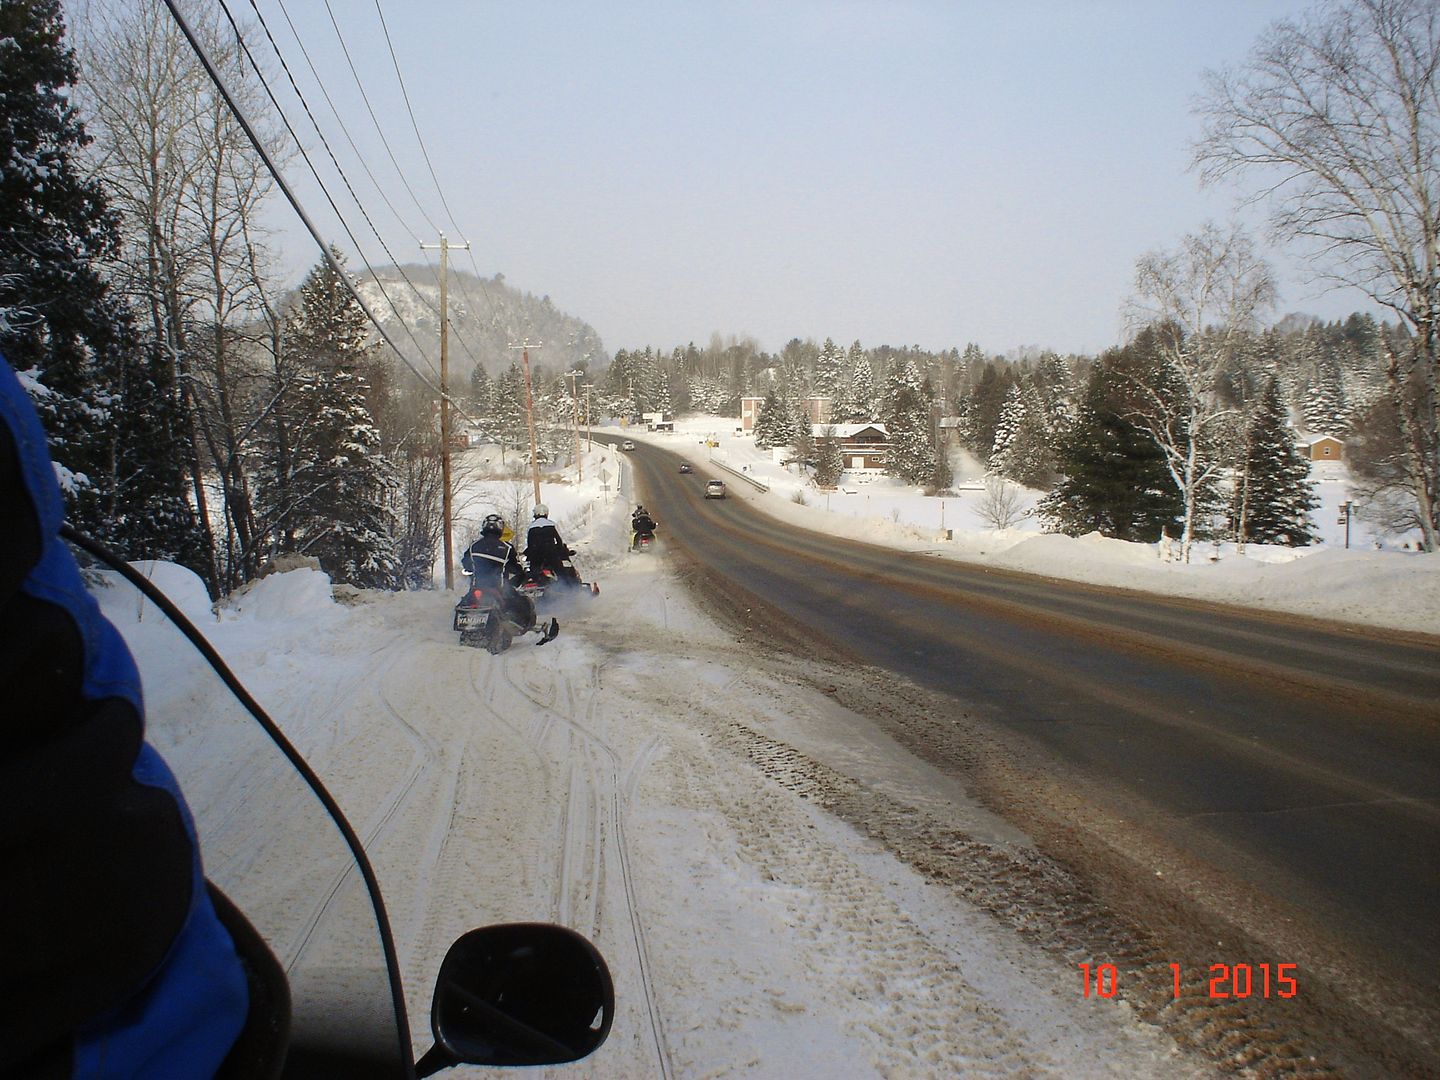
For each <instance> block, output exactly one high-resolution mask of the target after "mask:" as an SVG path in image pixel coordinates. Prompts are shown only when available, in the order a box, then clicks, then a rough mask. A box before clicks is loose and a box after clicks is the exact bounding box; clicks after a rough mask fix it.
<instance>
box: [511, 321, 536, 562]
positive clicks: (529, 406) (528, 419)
mask: <svg viewBox="0 0 1440 1080" xmlns="http://www.w3.org/2000/svg"><path fill="white" fill-rule="evenodd" d="M510 348H512V349H519V350H521V352H520V355H521V357H522V358H523V359H524V361H525V425H526V427H528V428H529V429H530V480H531V482H532V483H534V485H535V505H536V506H539V505H540V458H539V454H538V452H537V450H536V448H535V391H534V389H533V388H532V387H531V385H530V350H531V349H538V348H540V343H539V342H538V341H534V342H531V341H526V342H524V343H522V344H520V345H511V346H510ZM515 531H516V532H517V533H518V532H519V531H520V527H519V526H518V525H517V526H516V527H515Z"/></svg>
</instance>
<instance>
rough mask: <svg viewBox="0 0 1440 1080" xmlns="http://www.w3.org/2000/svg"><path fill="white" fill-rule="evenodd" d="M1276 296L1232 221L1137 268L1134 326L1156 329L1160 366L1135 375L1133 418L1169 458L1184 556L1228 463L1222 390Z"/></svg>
mask: <svg viewBox="0 0 1440 1080" xmlns="http://www.w3.org/2000/svg"><path fill="white" fill-rule="evenodd" d="M1274 301H1275V281H1274V278H1273V277H1272V276H1271V273H1270V268H1269V267H1268V266H1267V265H1266V263H1265V261H1264V260H1263V259H1261V258H1260V257H1259V256H1258V255H1257V254H1256V252H1255V248H1254V245H1253V244H1252V243H1251V241H1250V238H1249V237H1248V236H1247V235H1246V234H1245V233H1244V231H1242V230H1241V229H1240V228H1239V227H1238V226H1231V227H1230V228H1229V229H1221V228H1219V227H1218V226H1216V225H1213V224H1209V225H1206V226H1205V227H1204V228H1202V229H1201V230H1200V231H1199V232H1198V233H1193V234H1191V235H1188V236H1186V237H1185V238H1184V239H1183V240H1182V241H1181V243H1180V246H1179V247H1178V248H1176V249H1175V250H1173V251H1162V252H1151V253H1150V254H1147V255H1145V256H1142V257H1141V259H1140V260H1139V262H1137V264H1136V267H1135V293H1134V296H1133V297H1132V299H1131V301H1130V318H1131V320H1132V324H1134V325H1137V326H1141V327H1152V328H1154V330H1155V333H1154V339H1153V340H1154V343H1155V345H1156V347H1157V352H1158V354H1159V356H1158V360H1159V366H1160V370H1159V371H1158V372H1156V373H1155V374H1156V376H1158V377H1154V378H1140V379H1137V380H1136V390H1137V394H1136V398H1135V400H1136V406H1135V413H1134V415H1133V417H1132V419H1133V420H1134V421H1135V422H1136V423H1138V424H1139V425H1140V426H1141V427H1143V428H1144V429H1145V430H1146V431H1147V432H1149V434H1150V436H1151V438H1153V439H1154V440H1155V443H1156V445H1157V446H1159V447H1160V449H1161V450H1162V451H1164V454H1165V463H1166V468H1167V469H1168V470H1169V473H1170V477H1171V479H1172V480H1174V482H1175V486H1176V487H1177V488H1178V489H1179V491H1180V495H1181V498H1182V500H1183V503H1184V518H1183V525H1182V533H1181V552H1182V557H1183V558H1184V560H1185V561H1186V562H1189V561H1190V547H1191V544H1192V543H1193V542H1194V539H1195V527H1196V520H1197V517H1198V514H1199V510H1200V498H1201V494H1202V492H1204V491H1205V490H1206V488H1207V486H1208V485H1210V484H1211V483H1212V482H1213V480H1214V478H1215V475H1216V473H1217V472H1218V471H1219V470H1220V469H1221V468H1222V467H1223V466H1224V464H1225V461H1224V458H1223V456H1222V455H1221V454H1219V453H1217V452H1216V451H1217V448H1218V447H1219V445H1220V444H1221V442H1222V439H1221V437H1222V435H1223V434H1224V430H1225V427H1226V425H1227V424H1230V423H1232V422H1233V421H1234V419H1235V410H1234V409H1231V408H1227V407H1225V406H1224V405H1223V404H1222V399H1221V397H1220V395H1219V393H1218V391H1219V388H1220V381H1221V378H1222V376H1223V374H1224V372H1225V370H1226V368H1227V367H1228V366H1229V365H1230V364H1231V363H1232V362H1233V361H1234V358H1235V354H1236V352H1237V350H1238V349H1239V348H1240V346H1241V343H1242V342H1243V341H1244V339H1245V336H1246V335H1247V334H1248V333H1249V332H1250V331H1251V330H1252V329H1253V328H1254V324H1255V319H1256V316H1257V315H1258V314H1259V313H1260V312H1262V311H1264V310H1266V309H1267V308H1268V307H1269V306H1270V305H1271V304H1273V303H1274Z"/></svg>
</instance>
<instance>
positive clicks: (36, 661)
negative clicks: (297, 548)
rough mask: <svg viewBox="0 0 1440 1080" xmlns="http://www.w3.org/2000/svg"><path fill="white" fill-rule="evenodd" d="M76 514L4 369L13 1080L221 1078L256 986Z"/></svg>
mask: <svg viewBox="0 0 1440 1080" xmlns="http://www.w3.org/2000/svg"><path fill="white" fill-rule="evenodd" d="M63 514H64V505H63V500H62V496H61V492H60V489H59V486H58V484H57V482H56V479H55V473H54V467H53V465H52V464H51V462H50V458H49V454H48V451H47V448H46V444H45V434H44V431H43V429H42V428H41V426H40V423H39V420H38V418H37V417H36V415H35V412H34V409H33V407H32V405H31V402H30V400H29V396H28V395H27V394H26V392H25V390H24V388H23V387H22V386H21V385H20V383H19V381H18V379H17V378H16V375H15V372H14V371H13V370H12V369H11V368H10V366H9V365H8V363H4V362H0V523H3V526H0V700H3V701H4V702H5V706H4V709H3V711H0V717H3V719H0V865H3V867H4V870H3V872H0V935H3V939H4V942H3V947H0V955H3V956H4V957H5V963H4V964H3V965H0V1001H4V1002H6V1003H7V1004H6V1006H5V1008H4V1009H3V1010H0V1074H3V1075H6V1076H9V1075H12V1074H17V1075H44V1076H66V1075H84V1076H97V1077H101V1076H103V1077H112V1076H113V1077H120V1076H146V1077H167V1076H176V1077H178V1076H199V1075H206V1076H208V1075H211V1074H212V1073H213V1072H214V1071H215V1069H216V1068H217V1067H218V1066H219V1064H220V1063H221V1061H223V1059H224V1057H225V1054H226V1053H227V1052H228V1050H229V1048H230V1046H231V1045H232V1044H233V1042H234V1041H235V1037H236V1035H237V1034H238V1033H239V1031H240V1029H241V1026H242V1025H243V1023H244V1020H245V1014H246V1008H247V1002H248V999H247V994H246V988H245V979H244V974H243V970H242V968H241V966H240V962H239V959H238V958H237V956H236V953H235V948H234V946H233V944H232V942H231V940H230V938H229V936H228V934H227V933H226V932H225V930H224V929H223V927H221V925H220V923H219V921H218V919H217V918H216V915H215V911H214V908H213V906H212V905H211V902H210V899H209V897H208V895H207V893H206V890H205V888H204V879H203V876H202V872H201V866H200V859H199V846H198V842H197V840H196V836H195V829H194V824H193V822H192V821H191V819H190V815H189V812H188V810H187V808H186V806H185V802H184V799H183V798H182V796H181V794H180V790H179V787H178V785H177V784H176V782H175V778H174V777H173V776H172V775H171V773H170V771H169V769H168V768H167V767H166V766H165V763H164V762H163V761H162V760H161V759H160V756H159V755H158V754H157V753H155V751H154V750H153V749H152V748H151V747H149V746H148V745H146V744H145V742H144V725H143V715H144V712H143V702H142V700H141V693H140V679H139V675H138V672H137V671H136V668H135V663H134V660H133V659H132V658H131V656H130V653H129V651H128V649H127V648H126V646H125V643H124V641H123V640H122V639H121V637H120V635H119V633H118V632H117V631H116V630H115V628H114V627H113V626H112V625H110V623H109V622H107V621H106V620H105V619H104V617H103V616H102V615H101V614H100V611H99V608H98V606H97V605H96V603H95V601H94V599H93V598H92V597H91V596H90V595H89V594H88V593H87V592H86V590H85V588H84V584H83V582H82V580H81V578H80V573H79V570H78V568H77V566H76V564H75V561H74V558H73V557H72V556H71V554H70V551H69V549H68V548H67V547H66V546H65V545H64V543H63V542H61V541H60V539H59V537H58V530H59V526H60V523H61V520H62V518H63Z"/></svg>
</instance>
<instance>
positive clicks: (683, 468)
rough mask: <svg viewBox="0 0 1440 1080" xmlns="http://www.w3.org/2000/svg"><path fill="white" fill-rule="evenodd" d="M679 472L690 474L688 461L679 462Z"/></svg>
mask: <svg viewBox="0 0 1440 1080" xmlns="http://www.w3.org/2000/svg"><path fill="white" fill-rule="evenodd" d="M680 471H681V472H690V471H691V469H690V463H689V462H688V461H682V462H680Z"/></svg>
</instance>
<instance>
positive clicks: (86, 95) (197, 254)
mask: <svg viewBox="0 0 1440 1080" xmlns="http://www.w3.org/2000/svg"><path fill="white" fill-rule="evenodd" d="M191 6H192V7H194V5H191ZM77 21H78V25H79V39H80V47H81V52H82V56H83V65H82V68H83V71H84V77H83V81H82V84H81V90H82V93H81V100H82V104H83V105H84V107H85V110H86V113H87V124H88V125H89V128H90V131H91V133H92V134H93V135H94V136H95V145H94V153H95V157H96V166H97V171H98V173H99V175H100V177H101V179H102V181H103V182H104V183H105V184H106V187H107V189H108V191H109V192H110V196H111V202H112V205H113V206H114V207H115V208H116V209H117V210H118V212H119V214H120V217H121V230H122V234H123V237H124V251H123V254H122V256H121V259H120V265H119V266H118V267H117V278H118V280H120V281H121V282H122V283H123V284H124V286H125V287H126V288H127V290H128V291H129V293H130V295H131V296H132V297H133V300H134V304H135V306H136V308H137V309H139V310H141V311H143V312H145V313H146V316H147V319H148V324H149V327H148V328H149V332H150V334H151V335H152V337H153V340H154V341H155V342H156V343H157V344H158V345H160V347H161V348H162V349H163V350H164V353H165V354H166V355H167V356H169V357H170V358H171V363H172V364H173V366H174V374H175V384H176V385H177V386H178V387H179V392H180V395H181V399H182V401H181V404H182V408H183V411H184V414H185V416H186V418H187V421H188V423H189V435H190V439H189V441H190V445H191V449H192V453H193V459H192V462H191V475H192V481H193V489H194V492H193V495H194V499H195V503H196V506H197V509H198V510H199V512H200V516H201V518H202V520H203V522H204V524H205V526H206V527H207V529H213V528H214V527H215V526H216V525H218V524H220V523H222V522H223V529H224V534H225V535H224V537H223V540H219V541H217V540H216V539H214V538H213V536H212V539H211V551H212V554H211V560H210V561H211V568H210V578H211V581H210V584H211V587H212V588H215V589H217V590H219V591H225V590H227V589H229V588H233V587H234V586H235V585H236V584H238V583H239V582H240V581H241V580H243V579H245V578H246V577H249V576H250V575H251V574H252V573H253V572H254V570H255V569H256V566H257V562H258V558H259V555H260V554H261V553H260V550H259V542H260V540H261V536H260V532H261V530H259V529H258V528H257V524H256V520H255V511H254V506H253V500H252V496H251V491H250V480H249V471H248V469H247V467H246V462H245V456H246V454H247V453H248V452H250V450H251V446H250V440H251V438H252V436H253V435H254V434H255V431H256V425H255V417H254V416H253V415H252V413H253V410H252V409H251V408H250V403H249V402H247V400H246V399H247V398H260V397H261V396H262V391H261V390H260V389H259V387H258V386H257V385H256V384H257V382H258V379H257V378H255V376H256V375H257V373H256V372H254V371H251V370H249V368H250V366H251V365H247V364H245V363H242V362H239V361H238V359H237V357H236V350H235V344H236V342H237V340H238V338H239V335H238V332H237V327H238V326H239V325H240V324H242V323H245V322H250V321H253V319H254V318H255V317H256V315H259V314H264V313H265V312H266V311H267V308H268V305H267V304H266V303H265V302H264V299H263V296H262V294H261V291H260V288H259V282H258V273H257V272H258V269H259V267H260V265H261V260H260V259H259V258H257V256H256V251H255V245H256V241H257V235H258V230H257V228H256V226H255V222H256V219H257V217H258V211H259V208H260V206H261V205H262V203H263V202H264V200H265V199H266V197H267V196H268V194H269V192H270V189H271V183H272V182H271V179H270V177H269V174H268V172H266V170H265V169H264V166H263V164H262V162H261V161H260V160H259V158H258V156H257V155H255V153H254V152H253V150H252V149H251V147H250V145H249V142H248V140H247V139H246V137H245V136H244V134H243V132H242V131H241V129H240V126H239V124H238V122H237V121H236V120H235V118H234V117H233V116H232V115H231V113H230V111H229V109H228V107H227V106H226V104H225V103H224V101H223V100H222V99H221V97H220V95H219V94H218V93H217V92H216V90H215V89H214V87H213V86H212V84H211V82H210V80H209V77H208V76H207V75H206V73H205V71H204V69H203V68H202V67H201V66H200V64H199V62H198V61H197V59H196V57H195V55H194V53H193V52H192V50H191V48H190V46H189V44H188V43H187V42H186V40H185V38H184V37H183V36H182V35H181V34H180V32H179V30H178V29H177V27H176V26H175V23H174V20H173V19H171V17H170V15H169V12H168V10H167V9H166V8H165V7H164V5H163V4H162V3H161V2H160V0H134V2H125V3H121V2H117V0H95V2H93V3H91V4H89V5H87V6H86V7H85V9H84V12H83V15H82V17H81V18H80V19H79V20H77ZM192 25H193V26H194V27H195V29H196V31H197V33H198V34H200V36H201V37H202V38H203V39H204V40H206V42H207V45H208V48H209V51H210V52H211V55H212V57H213V58H214V59H215V61H216V63H217V65H218V66H219V67H220V68H221V69H222V70H224V71H226V72H227V76H228V78H229V85H230V88H231V91H232V93H234V94H235V95H237V96H238V98H239V99H240V100H241V102H242V107H245V106H246V105H247V104H248V105H249V106H250V107H249V108H248V109H247V111H249V112H251V114H252V115H255V114H257V113H258V112H259V110H257V109H255V108H254V105H255V103H256V101H257V100H258V95H259V93H260V87H259V85H258V82H257V81H256V80H255V79H254V77H253V74H250V73H247V72H246V70H245V68H244V66H243V61H242V59H241V57H240V55H239V53H240V50H239V47H238V44H237V38H236V35H235V33H234V31H233V30H231V29H230V28H229V27H228V24H226V23H223V21H222V20H221V19H220V18H219V17H218V16H217V15H216V14H215V13H214V12H209V13H207V12H206V10H205V9H203V8H199V7H195V9H194V11H193V12H192ZM270 315H271V317H272V322H273V312H270ZM209 480H213V481H214V482H215V486H214V487H213V488H212V487H211V485H210V484H209V483H207V481H209ZM215 489H218V490H219V491H220V493H221V496H222V498H221V506H220V507H219V508H218V511H212V509H211V508H210V507H209V506H208V502H209V499H210V494H211V492H212V491H213V490H215ZM222 553H223V557H222Z"/></svg>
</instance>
